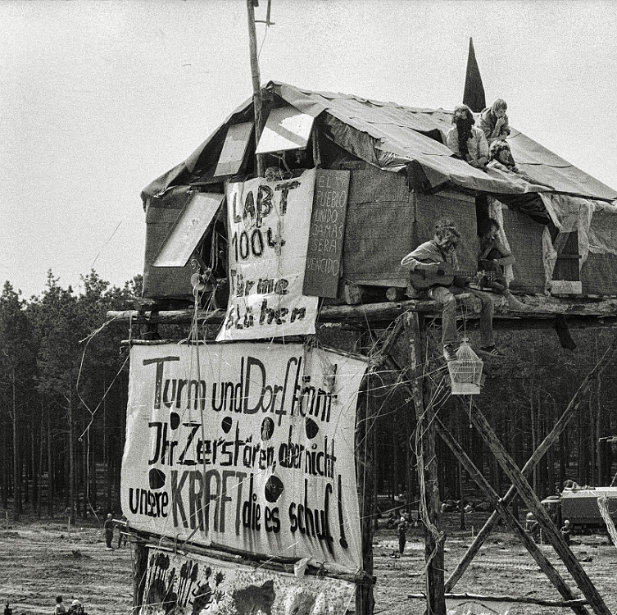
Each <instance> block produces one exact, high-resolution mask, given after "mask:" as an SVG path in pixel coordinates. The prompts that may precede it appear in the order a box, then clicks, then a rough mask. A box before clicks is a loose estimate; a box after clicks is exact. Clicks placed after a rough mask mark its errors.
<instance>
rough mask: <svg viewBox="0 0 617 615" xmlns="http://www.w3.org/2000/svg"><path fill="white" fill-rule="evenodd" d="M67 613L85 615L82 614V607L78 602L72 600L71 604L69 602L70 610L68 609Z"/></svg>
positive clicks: (84, 614)
mask: <svg viewBox="0 0 617 615" xmlns="http://www.w3.org/2000/svg"><path fill="white" fill-rule="evenodd" d="M69 613H70V614H71V615H86V613H85V612H84V607H83V606H82V604H81V602H80V601H79V600H73V602H71V608H70V609H69Z"/></svg>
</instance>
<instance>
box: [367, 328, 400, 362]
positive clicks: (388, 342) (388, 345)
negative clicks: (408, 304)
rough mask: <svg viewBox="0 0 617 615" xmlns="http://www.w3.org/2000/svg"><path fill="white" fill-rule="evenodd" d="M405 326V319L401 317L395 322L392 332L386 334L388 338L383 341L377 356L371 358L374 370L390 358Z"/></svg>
mask: <svg viewBox="0 0 617 615" xmlns="http://www.w3.org/2000/svg"><path fill="white" fill-rule="evenodd" d="M404 326H405V323H404V322H403V318H402V317H399V318H398V319H397V320H396V321H395V322H394V327H392V329H390V331H388V332H386V338H385V340H384V341H383V343H382V345H381V348H380V349H379V351H378V352H377V353H376V354H374V355H373V356H372V357H371V358H370V362H371V366H372V368H373V369H378V368H379V367H381V366H382V365H383V364H384V362H385V361H386V359H387V358H388V355H389V354H390V350H391V349H392V346H394V344H396V340H397V339H398V337H399V334H400V333H401V329H403V328H404Z"/></svg>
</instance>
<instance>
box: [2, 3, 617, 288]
mask: <svg viewBox="0 0 617 615" xmlns="http://www.w3.org/2000/svg"><path fill="white" fill-rule="evenodd" d="M266 4H267V0H261V2H260V7H259V8H257V9H256V11H257V17H258V18H262V19H263V18H264V17H265V7H266ZM272 20H273V21H274V22H275V24H276V25H274V26H272V27H270V28H268V29H267V31H266V28H265V26H264V25H261V24H258V32H257V35H258V44H259V45H260V46H261V55H260V68H261V77H262V82H263V83H265V82H267V81H268V80H271V79H273V80H277V81H284V82H288V83H292V84H294V85H297V86H299V87H302V88H307V89H315V90H330V91H337V92H344V93H348V94H358V95H360V96H364V97H367V98H374V99H377V100H387V101H394V102H397V103H400V104H403V105H409V106H415V107H433V108H435V107H443V108H445V109H452V107H453V106H454V105H455V104H457V103H459V102H460V101H461V98H462V93H463V85H464V79H465V66H466V62H467V49H468V40H469V37H470V36H471V37H473V40H474V46H475V50H476V57H477V59H478V63H479V66H480V71H481V74H482V78H483V81H484V87H485V90H486V96H487V101H488V102H489V103H490V102H491V101H492V100H493V99H494V98H496V97H502V98H505V99H506V100H507V102H508V105H509V110H508V112H509V116H510V123H511V124H512V125H513V126H515V127H516V128H517V129H519V130H521V131H522V132H524V133H526V134H527V135H529V136H530V137H532V138H533V139H535V140H537V141H539V142H541V143H542V144H543V145H545V146H546V147H548V148H549V149H552V150H553V151H555V152H556V153H557V154H559V155H561V156H562V157H564V158H565V159H567V160H569V161H570V162H572V163H574V164H575V165H577V166H579V167H580V168H582V169H583V170H585V171H587V172H589V173H591V174H592V175H594V176H595V177H597V178H598V179H600V180H601V181H603V182H604V183H606V184H608V185H609V186H611V187H613V188H617V122H616V121H615V117H614V114H615V111H616V105H615V97H616V93H617V36H616V33H617V2H612V1H606V2H591V1H584V2H573V1H567V0H562V1H557V0H553V1H547V2H541V1H521V2H512V1H506V0H502V1H490V2H489V1H486V2H473V1H471V0H466V1H453V2H447V1H439V0H429V1H427V2H423V1H420V0H418V1H411V0H370V1H369V0H366V1H363V0H355V1H351V0H321V1H319V0H310V1H309V0H305V1H300V0H272ZM0 24H1V26H0V27H1V30H2V35H1V36H0V182H1V184H0V185H1V191H0V282H2V281H4V280H6V279H8V280H10V281H11V283H12V284H13V285H14V287H16V288H19V289H21V290H22V291H23V293H24V296H25V297H26V298H28V297H29V296H30V295H33V294H39V293H40V292H41V291H42V290H43V288H44V285H45V279H46V272H47V270H48V269H52V270H53V272H54V274H55V275H56V276H57V277H59V278H60V283H61V284H62V285H63V286H68V285H69V284H72V285H73V286H74V287H78V286H79V276H80V274H83V273H87V272H88V271H89V270H90V269H91V268H95V269H96V270H97V271H98V272H99V273H100V274H101V276H102V277H103V278H105V279H107V280H110V281H111V282H112V283H114V284H117V285H121V284H122V283H123V282H124V281H126V280H129V279H131V278H132V277H133V276H134V275H135V274H137V273H141V271H142V268H143V253H144V239H145V220H144V215H143V211H142V207H141V200H140V198H139V193H140V191H141V189H142V188H143V187H144V186H145V185H146V184H148V183H149V182H150V181H151V180H152V179H154V178H155V177H157V176H158V175H160V174H162V173H163V172H165V171H167V170H168V169H169V168H171V167H172V166H174V165H176V164H177V163H178V162H180V161H182V160H184V159H185V158H186V157H188V155H189V154H190V153H191V152H192V151H193V150H194V149H195V148H196V147H197V146H198V145H199V144H200V143H201V142H202V141H204V140H205V139H206V138H207V136H208V135H209V134H210V133H211V132H212V131H213V130H214V129H215V128H216V126H217V125H218V124H219V123H220V122H221V121H222V120H224V119H225V118H226V116H227V115H228V114H229V113H230V112H231V111H232V110H233V109H234V108H235V107H236V106H238V105H239V104H240V103H241V102H243V101H244V100H245V99H246V98H247V97H248V96H250V94H251V73H250V63H249V55H248V30H247V18H246V3H245V0H220V1H216V0H199V1H198V0H195V1H186V2H180V1H177V2H173V1H171V0H165V1H163V0H161V1H157V0H147V1H144V2H137V1H134V0H124V1H122V2H113V1H106V2H95V1H86V0H75V1H73V2H57V1H56V2H53V1H49V2H44V1H37V0H34V1H30V2H17V1H10V0H9V1H7V0H5V1H4V2H0Z"/></svg>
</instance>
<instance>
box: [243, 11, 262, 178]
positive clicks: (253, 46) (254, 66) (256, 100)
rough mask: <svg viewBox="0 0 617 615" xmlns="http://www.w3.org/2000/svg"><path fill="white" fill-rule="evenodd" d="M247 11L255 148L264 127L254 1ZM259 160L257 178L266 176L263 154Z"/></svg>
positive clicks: (258, 156)
mask: <svg viewBox="0 0 617 615" xmlns="http://www.w3.org/2000/svg"><path fill="white" fill-rule="evenodd" d="M246 10H247V13H248V26H249V50H250V55H251V78H252V81H253V109H254V113H255V147H257V144H258V143H259V138H260V137H261V129H262V127H263V124H262V119H261V107H262V102H263V101H262V95H261V77H260V75H259V64H258V62H257V34H256V33H255V6H254V4H253V0H246ZM256 160H257V177H263V176H264V163H263V156H262V155H261V154H257V155H256Z"/></svg>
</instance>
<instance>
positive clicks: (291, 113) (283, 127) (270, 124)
mask: <svg viewBox="0 0 617 615" xmlns="http://www.w3.org/2000/svg"><path fill="white" fill-rule="evenodd" d="M313 119H314V118H313V117H312V116H310V115H307V114H306V113H301V112H300V111H298V110H297V109H296V108H295V107H291V106H285V107H278V108H276V109H272V111H270V115H269V116H268V119H267V121H266V125H265V126H264V129H263V132H262V133H261V137H260V139H259V143H258V144H257V148H256V150H255V153H256V154H269V153H271V152H284V151H287V150H290V149H304V148H306V146H307V145H308V142H309V139H310V136H311V130H312V128H313Z"/></svg>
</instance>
